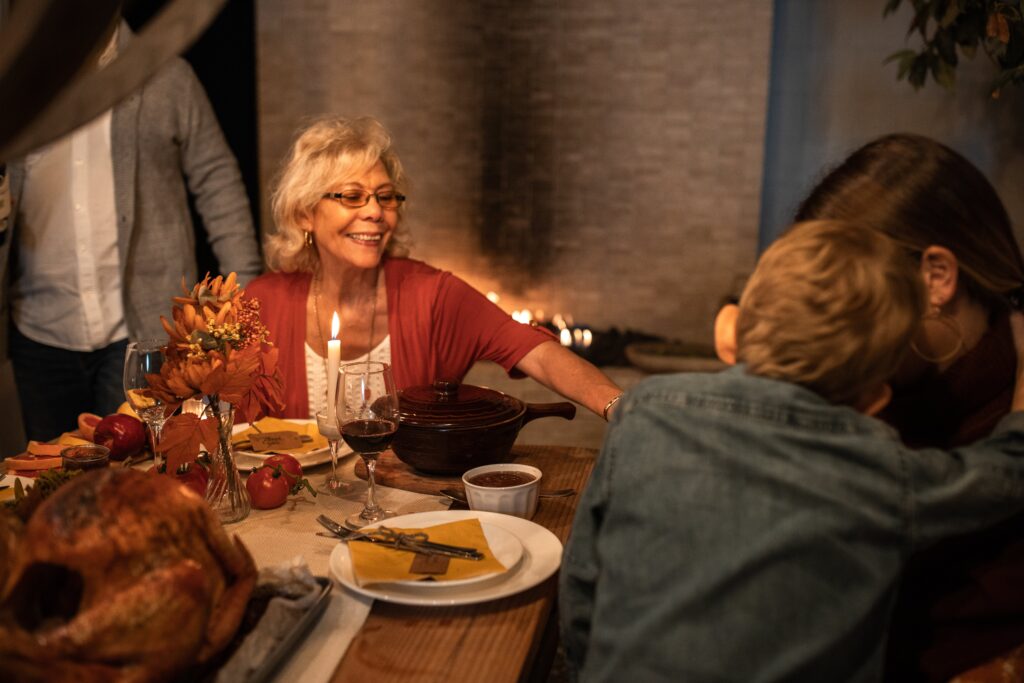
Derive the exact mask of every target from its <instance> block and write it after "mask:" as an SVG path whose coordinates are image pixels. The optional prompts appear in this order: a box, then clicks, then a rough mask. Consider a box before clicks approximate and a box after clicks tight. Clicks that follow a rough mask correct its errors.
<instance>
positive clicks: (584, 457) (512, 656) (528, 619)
mask: <svg viewBox="0 0 1024 683" xmlns="http://www.w3.org/2000/svg"><path fill="white" fill-rule="evenodd" d="M513 453H514V455H515V456H516V461H517V462H526V463H536V464H539V465H540V466H541V469H542V471H543V473H544V475H543V484H542V488H549V489H555V488H573V489H575V490H576V491H577V492H582V491H583V489H584V487H585V486H586V484H587V480H588V479H589V477H590V472H591V470H592V469H593V467H594V462H595V459H596V456H597V452H596V451H595V450H593V449H590V448H573V447H566V446H516V447H515V448H514V449H513ZM578 501H579V495H575V496H569V497H565V498H547V499H544V500H543V502H542V503H541V505H540V506H539V507H538V509H537V514H536V515H535V516H534V517H533V520H532V521H533V522H535V523H537V524H539V525H541V526H543V527H545V528H547V529H548V530H550V531H551V532H552V533H554V534H555V536H557V537H558V539H559V540H560V541H561V542H562V543H563V544H564V543H565V542H566V540H567V539H568V537H569V531H570V528H571V527H572V519H573V516H574V514H575V512H576V505H577V503H578ZM557 597H558V575H557V573H556V574H555V575H554V576H552V577H551V578H549V579H547V580H545V581H544V582H542V583H541V584H539V585H537V586H535V587H533V588H531V589H529V590H527V591H525V592H523V593H519V594H517V595H512V596H510V597H507V598H503V599H500V600H494V601H491V602H485V603H480V604H475V605H464V606H457V607H433V606H432V607H420V606H408V605H400V604H393V603H387V602H382V601H379V600H378V601H376V602H375V603H374V605H373V608H372V610H371V611H370V614H369V616H368V617H367V619H366V622H365V623H364V624H363V627H362V629H361V630H360V631H359V633H358V635H357V636H356V637H355V639H354V640H353V641H352V644H351V645H350V646H349V648H348V651H347V652H346V654H345V657H344V658H343V659H342V660H341V662H340V664H339V665H338V668H337V670H336V671H335V673H334V676H333V678H332V680H333V681H337V682H338V683H341V682H342V681H363V680H373V681H377V682H382V681H402V682H403V683H408V682H413V681H493V682H495V683H497V682H501V681H544V680H546V679H547V676H548V672H549V670H550V668H551V663H552V661H553V658H554V654H555V650H556V648H557V644H558V611H557Z"/></svg>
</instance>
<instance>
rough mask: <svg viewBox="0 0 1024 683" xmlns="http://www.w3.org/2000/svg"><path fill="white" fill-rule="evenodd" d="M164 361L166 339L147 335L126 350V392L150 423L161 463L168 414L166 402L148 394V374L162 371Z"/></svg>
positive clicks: (148, 423)
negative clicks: (160, 443) (158, 446)
mask: <svg viewBox="0 0 1024 683" xmlns="http://www.w3.org/2000/svg"><path fill="white" fill-rule="evenodd" d="M163 363H164V342H163V341H161V340H159V339H144V340H142V341H137V342H132V343H130V344H128V348H127V350H126V351H125V354H124V395H125V398H127V399H128V404H129V405H130V406H131V407H132V410H134V411H135V412H136V413H137V414H138V416H139V417H141V418H142V421H143V422H145V423H146V425H148V426H149V433H150V441H151V445H152V449H153V460H154V461H155V462H156V464H157V465H158V466H159V465H160V464H161V462H162V460H161V458H160V455H159V453H157V444H158V443H159V442H160V435H161V432H162V431H163V428H164V422H165V421H166V420H167V417H166V416H165V415H164V402H163V401H162V400H160V399H159V398H157V397H155V396H147V395H146V394H145V390H146V389H148V388H149V382H147V381H146V375H157V374H160V366H162V365H163Z"/></svg>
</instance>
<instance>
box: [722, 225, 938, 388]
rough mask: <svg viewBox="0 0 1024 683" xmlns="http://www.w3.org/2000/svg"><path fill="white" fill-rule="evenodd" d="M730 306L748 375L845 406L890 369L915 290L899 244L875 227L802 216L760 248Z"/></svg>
mask: <svg viewBox="0 0 1024 683" xmlns="http://www.w3.org/2000/svg"><path fill="white" fill-rule="evenodd" d="M739 308H740V311H739V317H738V319H737V323H736V344H737V357H738V360H739V361H741V362H743V363H745V364H746V365H747V368H748V369H749V371H750V372H751V373H752V374H755V375H760V376H763V377H771V378H774V379H780V380H784V381H787V382H793V383H795V384H800V385H803V386H806V387H807V388H809V389H812V390H813V391H816V392H817V393H819V394H821V395H822V396H824V397H825V398H826V399H828V400H830V401H832V402H833V403H840V404H849V405H852V404H855V403H856V402H857V401H858V400H860V399H862V398H863V397H864V396H865V395H866V394H867V392H870V391H872V390H874V389H876V388H877V387H878V386H880V385H881V384H883V383H885V382H887V381H888V380H889V378H890V377H892V375H893V373H895V371H896V368H897V366H899V364H900V361H901V360H902V359H903V354H904V353H905V352H906V350H907V349H908V348H909V346H910V341H911V338H912V336H913V335H914V332H915V331H916V330H917V326H918V324H919V322H920V319H921V316H922V315H923V314H924V311H925V289H924V283H923V281H922V278H921V274H920V272H919V271H918V270H917V268H916V267H915V266H914V261H913V260H912V259H910V258H908V257H907V254H906V253H905V251H904V248H903V247H900V246H899V245H897V244H896V243H895V242H893V241H892V240H891V239H890V238H888V237H886V236H885V235H884V234H882V233H881V232H878V231H876V230H872V229H869V228H865V227H861V226H859V225H854V224H851V223H849V222H846V221H807V222H804V223H797V224H795V225H794V226H792V227H791V228H789V230H787V231H786V232H785V233H784V234H783V235H782V236H781V237H780V238H779V239H778V240H777V241H776V242H775V243H774V244H772V245H771V247H769V248H768V250H767V251H765V252H764V254H763V255H762V256H761V259H760V260H759V261H758V264H757V268H756V269H755V271H754V274H753V275H752V276H751V278H750V281H749V282H748V283H747V286H746V288H745V289H744V291H743V296H742V297H741V298H740V304H739Z"/></svg>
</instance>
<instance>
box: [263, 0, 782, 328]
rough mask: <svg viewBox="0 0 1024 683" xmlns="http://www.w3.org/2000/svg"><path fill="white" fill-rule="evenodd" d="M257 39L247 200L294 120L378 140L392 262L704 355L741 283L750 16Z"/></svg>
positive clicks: (752, 38)
mask: <svg viewBox="0 0 1024 683" xmlns="http://www.w3.org/2000/svg"><path fill="white" fill-rule="evenodd" d="M257 31H258V40H257V43H258V45H257V50H258V60H257V61H258V78H259V82H258V91H259V116H260V122H259V123H260V136H261V138H260V155H261V177H262V184H263V186H264V188H267V187H269V186H270V182H271V178H272V176H273V174H274V173H275V172H276V170H277V167H278V164H279V163H280V160H281V158H282V156H283V154H284V152H285V150H286V149H287V146H288V144H289V141H290V139H291V137H292V135H293V133H294V131H295V129H296V128H297V127H298V126H299V125H300V124H301V122H302V121H303V119H305V118H308V117H310V116H315V115H318V114H323V113H333V114H341V115H346V116H359V115H372V116H375V117H377V118H379V119H380V120H381V121H383V122H384V124H385V125H386V126H388V128H389V129H391V131H392V133H393V135H394V138H395V141H396V147H397V149H398V152H399V154H400V155H401V157H402V160H403V162H404V163H405V165H406V167H407V170H408V173H409V176H410V178H411V180H412V192H411V201H410V203H409V207H408V209H409V211H408V214H407V215H408V218H409V223H410V228H411V230H412V232H413V235H414V238H415V245H414V250H413V255H414V256H415V257H417V258H421V259H423V260H426V261H428V262H430V263H432V264H434V265H436V266H439V267H443V268H447V269H450V270H453V271H455V272H457V273H458V274H460V275H462V276H463V277H464V278H465V279H467V280H468V281H470V282H471V283H472V284H473V285H475V286H476V287H477V288H479V289H481V290H482V291H496V292H498V293H499V294H500V295H501V296H502V300H501V305H502V306H503V307H505V308H506V309H507V310H512V309H518V308H524V307H528V308H531V309H537V308H542V309H543V310H544V311H545V312H546V313H548V314H549V315H550V314H552V313H554V312H562V313H570V314H572V315H573V316H574V318H575V319H576V320H577V321H578V322H582V323H586V324H588V325H590V326H591V327H595V328H598V329H601V328H605V327H609V326H612V325H615V326H618V327H619V328H620V329H621V328H632V329H635V330H641V331H645V332H650V333H656V334H661V335H665V336H668V337H676V338H685V339H704V338H707V337H708V335H709V333H710V323H711V320H712V318H713V315H714V312H715V310H716V306H717V303H718V300H719V299H720V297H721V296H722V295H723V294H725V293H726V292H727V291H728V290H729V289H730V288H731V287H732V286H733V282H734V279H735V278H736V276H737V275H739V274H742V273H745V272H747V271H748V270H749V269H750V268H751V267H752V266H753V262H754V259H755V251H756V244H757V224H758V212H759V200H760V187H761V168H762V152H763V136H764V127H765V121H764V118H765V100H766V93H767V80H768V68H769V50H770V34H771V3H770V2H766V1H765V0H737V1H736V2H729V3H709V2H706V1H704V0H644V1H643V2H639V3H638V2H634V1H633V0H605V1H602V2H593V1H591V0H560V1H557V2H556V1H555V0H521V1H516V0H482V1H480V2H473V1H471V0H448V1H445V2H442V1H440V0H379V1H377V2H373V3H353V2H340V1H337V2H328V1H327V0H264V1H261V2H260V3H257ZM267 194H268V193H267V192H265V193H264V203H265V201H266V200H265V198H266V196H267ZM263 215H264V225H270V221H269V217H268V214H267V207H266V206H265V205H264V207H263Z"/></svg>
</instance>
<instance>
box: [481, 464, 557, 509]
mask: <svg viewBox="0 0 1024 683" xmlns="http://www.w3.org/2000/svg"><path fill="white" fill-rule="evenodd" d="M508 471H512V472H522V473H524V474H529V475H532V476H533V478H534V479H533V481H528V482H526V483H525V484H519V485H518V486H504V487H494V486H477V485H476V484H471V483H469V480H470V479H472V478H473V477H475V476H477V475H480V474H484V473H486V472H508ZM542 475H543V473H542V472H541V471H540V470H539V469H537V468H536V467H532V466H530V465H517V464H515V463H501V464H498V465H484V466H483V467H474V468H473V469H471V470H469V471H468V472H466V473H465V474H463V475H462V485H463V486H464V487H465V489H466V500H467V501H469V507H470V509H471V510H483V511H485V512H500V513H502V514H505V515H514V516H516V517H522V518H523V519H530V518H532V517H533V514H534V513H535V512H537V498H538V494H539V493H540V479H541V476H542Z"/></svg>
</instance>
